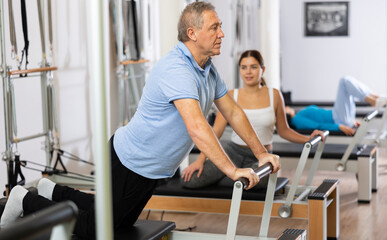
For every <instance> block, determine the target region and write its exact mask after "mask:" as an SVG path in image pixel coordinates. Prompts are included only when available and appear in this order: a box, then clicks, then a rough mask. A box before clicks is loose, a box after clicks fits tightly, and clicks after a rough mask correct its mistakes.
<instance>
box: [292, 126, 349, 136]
mask: <svg viewBox="0 0 387 240" xmlns="http://www.w3.org/2000/svg"><path fill="white" fill-rule="evenodd" d="M353 129H355V130H356V128H353ZM293 130H294V131H296V132H298V133H300V134H304V135H310V134H312V132H313V131H314V130H311V129H294V128H293ZM355 133H356V132H355ZM329 136H343V137H353V135H352V136H348V135H345V133H344V132H342V131H329Z"/></svg>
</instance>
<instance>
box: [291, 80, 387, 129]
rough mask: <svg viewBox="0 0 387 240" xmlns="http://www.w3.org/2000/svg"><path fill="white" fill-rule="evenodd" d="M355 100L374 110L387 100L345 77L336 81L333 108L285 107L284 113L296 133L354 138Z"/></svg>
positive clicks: (314, 106) (313, 106)
mask: <svg viewBox="0 0 387 240" xmlns="http://www.w3.org/2000/svg"><path fill="white" fill-rule="evenodd" d="M355 98H357V99H359V100H361V101H365V102H367V103H369V104H370V105H371V106H374V107H375V108H376V109H379V108H381V107H383V106H384V105H386V104H387V97H385V96H379V95H377V94H375V93H373V92H371V90H370V89H369V88H368V87H367V86H365V85H364V84H362V83H361V82H359V81H358V80H357V79H355V78H353V77H350V76H345V77H343V78H341V79H340V81H339V88H338V91H337V96H336V101H335V103H334V105H333V109H324V108H321V107H318V106H316V105H310V106H307V107H305V108H303V109H302V110H300V111H299V112H297V113H296V112H295V110H294V109H293V108H291V107H288V106H286V109H285V111H286V114H287V116H288V119H290V121H289V122H290V124H291V126H292V127H293V128H294V129H296V130H311V129H320V130H329V131H341V132H343V133H344V134H345V135H353V134H354V133H355V131H356V130H355V128H356V127H358V126H359V124H360V122H359V121H357V120H356V104H355Z"/></svg>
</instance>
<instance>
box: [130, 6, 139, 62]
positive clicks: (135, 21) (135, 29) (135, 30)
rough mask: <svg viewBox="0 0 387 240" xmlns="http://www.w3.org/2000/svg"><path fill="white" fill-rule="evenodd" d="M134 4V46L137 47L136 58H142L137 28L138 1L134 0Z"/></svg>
mask: <svg viewBox="0 0 387 240" xmlns="http://www.w3.org/2000/svg"><path fill="white" fill-rule="evenodd" d="M131 5H132V19H133V32H134V33H133V34H134V46H135V48H136V60H139V59H140V48H139V46H138V45H139V44H138V32H137V31H138V29H137V11H136V2H135V1H134V0H132V1H131Z"/></svg>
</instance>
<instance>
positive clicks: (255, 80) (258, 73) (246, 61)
mask: <svg viewBox="0 0 387 240" xmlns="http://www.w3.org/2000/svg"><path fill="white" fill-rule="evenodd" d="M264 70H265V68H261V66H260V65H259V62H258V61H257V60H256V59H255V58H254V57H245V58H243V59H242V61H241V63H240V65H239V72H240V74H241V77H242V80H243V82H244V83H245V85H248V86H254V85H257V84H258V85H259V84H260V83H261V77H262V74H263V72H264Z"/></svg>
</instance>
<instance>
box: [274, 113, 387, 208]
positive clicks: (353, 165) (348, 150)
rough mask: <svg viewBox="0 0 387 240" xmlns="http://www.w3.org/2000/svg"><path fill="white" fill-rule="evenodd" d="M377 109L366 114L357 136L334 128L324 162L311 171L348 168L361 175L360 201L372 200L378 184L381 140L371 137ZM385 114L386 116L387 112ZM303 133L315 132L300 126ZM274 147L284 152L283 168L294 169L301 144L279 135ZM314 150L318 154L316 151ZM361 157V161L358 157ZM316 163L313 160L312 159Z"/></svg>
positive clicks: (343, 169)
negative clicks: (368, 132)
mask: <svg viewBox="0 0 387 240" xmlns="http://www.w3.org/2000/svg"><path fill="white" fill-rule="evenodd" d="M376 114H377V111H373V112H372V113H370V114H368V115H367V116H366V117H364V118H363V120H362V122H361V124H360V127H359V128H358V129H357V130H356V133H355V135H354V136H352V137H351V136H346V135H344V134H343V133H342V132H332V131H331V132H330V137H329V138H328V139H327V144H326V145H325V149H324V153H323V154H322V156H321V158H322V159H321V160H322V161H320V163H319V164H318V165H316V166H313V167H312V168H313V169H311V171H310V172H309V173H312V174H314V172H315V171H316V170H317V168H318V169H321V170H329V171H339V172H341V171H348V172H354V173H357V176H358V180H359V181H358V183H359V186H358V201H359V202H365V203H367V202H370V201H371V198H372V192H376V191H377V188H378V180H377V178H378V151H379V150H378V143H379V140H377V139H373V138H368V137H367V131H368V128H369V123H370V122H371V121H372V120H373V119H374V118H375V116H376ZM383 117H384V116H383ZM296 131H298V132H299V133H301V134H311V132H312V131H311V130H296ZM273 149H274V152H275V153H276V154H280V155H281V156H282V159H284V161H283V164H282V166H283V168H285V169H286V168H290V169H292V168H293V167H294V166H295V165H297V164H298V163H297V155H298V153H299V151H301V147H300V146H297V144H293V143H289V142H286V141H284V140H282V139H280V138H279V137H278V136H276V137H275V141H274V144H273ZM312 154H314V153H313V152H312ZM354 160H357V161H354ZM311 164H312V163H311Z"/></svg>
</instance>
